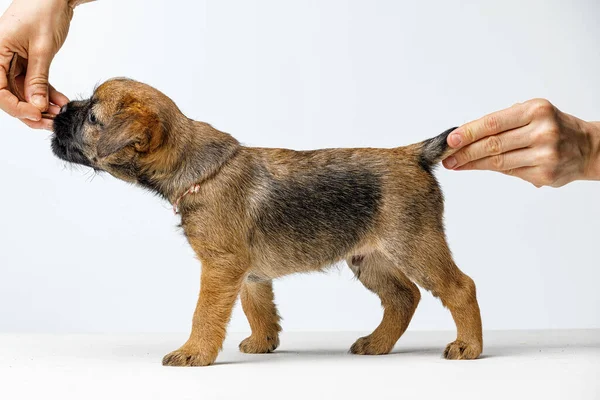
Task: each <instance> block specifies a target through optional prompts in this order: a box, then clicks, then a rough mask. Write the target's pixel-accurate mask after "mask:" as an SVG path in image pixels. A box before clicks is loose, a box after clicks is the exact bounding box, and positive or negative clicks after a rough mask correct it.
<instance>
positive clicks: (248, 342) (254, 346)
mask: <svg viewBox="0 0 600 400" xmlns="http://www.w3.org/2000/svg"><path fill="white" fill-rule="evenodd" d="M277 347H279V335H277V334H275V335H273V336H260V337H259V336H258V335H251V336H249V337H247V338H246V339H244V340H242V342H241V343H240V351H241V352H242V353H248V354H260V353H270V352H272V351H275V349H276V348H277Z"/></svg>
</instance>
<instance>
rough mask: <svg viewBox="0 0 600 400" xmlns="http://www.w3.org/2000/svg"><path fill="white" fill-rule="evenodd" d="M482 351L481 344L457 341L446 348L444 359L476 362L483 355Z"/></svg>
mask: <svg viewBox="0 0 600 400" xmlns="http://www.w3.org/2000/svg"><path fill="white" fill-rule="evenodd" d="M481 349H482V346H481V344H478V343H467V342H463V341H462V340H455V341H454V342H452V343H450V344H448V346H446V350H444V358H445V359H448V360H474V359H476V358H477V357H479V355H480V354H481Z"/></svg>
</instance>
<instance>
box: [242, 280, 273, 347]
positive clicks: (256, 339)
mask: <svg viewBox="0 0 600 400" xmlns="http://www.w3.org/2000/svg"><path fill="white" fill-rule="evenodd" d="M240 298H241V300H242V309H243V310H244V313H245V314H246V317H247V318H248V322H249V323H250V328H252V335H251V336H249V337H247V338H246V339H244V340H242V342H241V343H240V351H241V352H243V353H269V352H272V351H274V350H275V349H276V348H277V347H278V346H279V332H280V331H281V326H280V325H279V320H280V318H279V314H278V313H277V308H276V306H275V303H274V301H273V300H274V299H273V283H272V281H270V280H260V279H258V278H255V277H254V276H252V275H250V276H249V277H248V278H246V280H245V281H244V283H243V284H242V290H241V292H240Z"/></svg>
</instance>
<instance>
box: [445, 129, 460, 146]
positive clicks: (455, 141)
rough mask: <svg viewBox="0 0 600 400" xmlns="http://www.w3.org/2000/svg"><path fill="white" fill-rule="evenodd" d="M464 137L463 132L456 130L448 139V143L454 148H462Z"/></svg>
mask: <svg viewBox="0 0 600 400" xmlns="http://www.w3.org/2000/svg"><path fill="white" fill-rule="evenodd" d="M462 141H463V140H462V135H461V132H460V131H458V130H456V131H454V132H452V133H451V134H450V137H449V138H448V143H450V146H452V147H458V146H460V144H461V143H462Z"/></svg>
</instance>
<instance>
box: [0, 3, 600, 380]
mask: <svg viewBox="0 0 600 400" xmlns="http://www.w3.org/2000/svg"><path fill="white" fill-rule="evenodd" d="M7 4H8V0H0V8H3V7H5V6H6V5H7ZM175 4H176V5H175ZM598 15H600V2H597V1H591V0H588V1H584V0H579V1H570V2H566V1H559V0H552V1H547V0H530V1H522V0H497V1H486V2H474V1H466V0H464V1H457V0H453V1H449V0H435V1H420V2H417V1H413V2H407V1H403V2H402V1H365V0H360V1H359V0H354V1H348V0H328V1H316V0H313V1H303V0H296V1H278V0H268V1H267V0H262V1H246V0H237V1H226V0H212V1H185V2H184V1H180V2H172V1H166V0H163V1H158V0H156V1H144V0H128V1H121V0H103V1H98V2H96V3H91V4H86V5H84V6H81V7H80V8H78V9H77V10H76V13H75V17H74V20H73V24H72V26H71V33H70V36H69V38H68V40H67V43H66V44H65V46H64V48H63V49H62V50H61V52H60V53H59V54H58V56H57V57H56V60H55V63H54V65H53V69H52V71H51V80H52V82H53V83H54V85H55V86H56V87H57V88H59V89H60V90H63V91H64V92H65V93H67V94H68V95H69V96H76V95H78V94H82V95H86V96H87V95H89V94H90V93H91V91H92V88H93V86H94V85H95V84H96V83H98V82H99V81H102V80H104V79H106V78H109V77H112V76H117V75H121V76H122V75H125V76H130V77H132V78H136V79H138V80H142V81H146V82H148V83H151V84H153V85H155V86H156V87H158V88H160V89H162V90H163V91H164V92H166V93H167V94H168V95H170V96H171V97H172V98H173V99H174V100H175V101H176V102H177V103H178V104H179V105H180V106H181V108H182V109H183V110H184V111H185V112H186V113H187V114H188V116H190V117H192V118H196V119H201V120H205V121H208V122H210V123H211V124H213V125H214V126H215V127H216V128H218V129H221V130H224V131H228V132H230V133H232V134H234V135H235V136H236V137H237V138H238V139H240V140H241V141H243V142H244V143H247V144H251V145H261V146H282V147H291V148H297V149H307V148H320V147H330V146H343V147H350V146H397V145H402V144H408V143H412V142H417V141H421V140H423V139H425V138H428V137H430V136H433V135H436V134H438V133H439V132H441V131H443V130H444V129H446V128H448V127H450V126H453V125H457V124H461V123H463V122H466V121H468V120H471V119H474V118H478V117H480V116H481V115H483V114H486V113H488V112H491V111H494V110H496V109H500V108H504V107H507V106H510V105H512V104H514V103H515V102H517V101H523V100H526V99H528V98H532V97H538V96H539V97H547V98H549V99H550V100H552V101H553V102H555V103H556V105H557V106H559V107H561V108H562V109H563V110H564V111H567V112H571V113H573V114H575V115H578V116H580V117H582V118H586V119H600V96H599V93H600V92H599V91H598V88H599V87H600V73H598V71H600V52H599V51H598V49H599V48H600V43H599V38H600V24H598V23H597V20H598ZM0 126H1V137H2V145H1V146H0V182H1V185H2V188H3V189H2V195H0V332H7V331H10V332H21V331H25V332H113V331H115V332H140V331H141V332H163V331H165V330H170V331H172V332H181V331H185V330H186V329H187V328H188V326H189V321H190V320H191V316H192V312H193V308H194V305H195V303H196V295H197V290H198V279H199V266H198V263H197V261H196V260H195V258H194V257H193V255H192V252H191V250H190V249H189V248H188V245H187V243H186V242H185V239H184V238H183V237H182V235H181V234H180V233H179V232H178V230H177V229H176V228H175V226H176V224H177V223H178V222H179V221H178V218H176V217H174V216H173V215H172V213H171V211H170V208H169V207H168V205H167V204H165V203H164V202H162V201H160V200H159V199H157V198H155V197H153V196H152V195H150V194H148V193H146V192H144V191H143V190H139V189H136V188H132V187H130V186H129V185H126V184H124V183H122V182H119V181H117V180H115V179H114V178H111V177H109V176H106V177H98V178H96V179H93V180H92V179H91V174H90V173H89V171H87V170H78V169H74V170H71V169H70V168H64V167H63V164H62V163H61V162H60V161H58V160H56V159H55V158H54V157H53V156H52V154H51V152H50V143H49V141H48V140H47V136H48V135H47V133H43V132H34V131H30V130H28V129H27V128H26V127H25V126H23V125H21V124H20V123H19V122H18V121H13V120H12V119H10V118H8V117H6V116H4V115H0ZM438 176H439V178H440V181H441V183H442V185H443V187H444V190H445V194H446V199H447V202H446V210H447V213H446V223H447V231H448V237H449V240H450V245H451V248H452V250H453V253H454V255H455V257H456V260H457V263H458V264H459V266H460V267H461V268H462V269H463V270H464V271H465V272H466V273H468V274H469V275H470V276H472V277H473V278H474V280H475V282H476V283H477V287H478V296H479V300H480V303H481V309H482V312H483V320H484V326H485V327H486V328H488V329H512V328H530V329H533V328H600V312H599V308H600V307H599V305H600V291H599V290H598V282H599V281H600V268H598V267H599V264H600V262H599V260H598V251H597V249H598V234H597V233H598V232H597V229H598V226H600V212H599V211H598V199H600V184H598V183H577V184H574V185H570V186H568V187H565V188H562V189H560V190H552V189H542V190H536V189H535V188H533V186H531V185H529V184H526V183H523V182H520V181H518V180H516V179H512V178H508V177H505V176H502V175H499V174H493V173H457V172H448V171H443V170H440V171H439V173H438ZM341 271H342V272H341V273H334V274H330V275H311V276H294V277H290V278H286V279H284V280H283V281H280V282H277V283H276V285H275V286H276V287H275V289H276V297H277V302H278V303H279V305H280V310H281V314H282V316H283V317H284V319H285V320H284V327H285V329H286V330H288V331H290V330H363V331H367V330H372V329H373V328H374V327H375V326H376V325H377V324H378V323H379V320H380V317H381V312H380V306H379V301H378V299H377V298H376V297H375V296H373V295H372V294H370V293H368V292H367V290H365V289H364V288H363V287H362V286H361V284H360V283H358V282H356V281H354V280H352V278H351V274H350V272H349V271H348V270H347V268H342V269H341ZM340 275H341V276H340ZM231 328H232V329H233V330H245V329H248V328H247V323H246V320H245V318H243V316H242V314H241V312H240V309H239V308H238V309H236V312H235V313H234V317H233V320H232V323H231ZM413 328H414V329H453V328H454V326H453V322H452V319H451V318H450V315H449V313H448V312H447V310H444V309H443V308H442V307H441V305H440V304H439V302H438V301H436V300H433V298H432V297H431V296H429V295H424V298H423V301H422V303H421V305H420V307H419V309H418V310H417V314H416V316H415V318H414V321H413V323H412V325H411V329H413ZM348 379H349V380H351V379H352V378H351V377H349V378H348Z"/></svg>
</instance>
